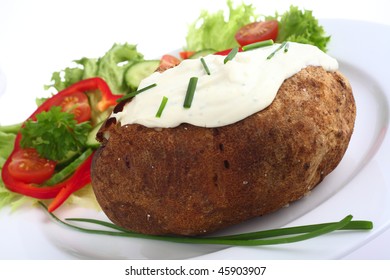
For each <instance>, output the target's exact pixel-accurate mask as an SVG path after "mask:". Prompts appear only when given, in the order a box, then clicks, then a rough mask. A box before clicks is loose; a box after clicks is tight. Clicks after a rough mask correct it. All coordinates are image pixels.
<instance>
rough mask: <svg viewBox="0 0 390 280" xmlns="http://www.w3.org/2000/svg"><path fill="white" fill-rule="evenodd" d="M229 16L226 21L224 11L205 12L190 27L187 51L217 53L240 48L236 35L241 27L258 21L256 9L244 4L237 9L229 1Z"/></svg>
mask: <svg viewBox="0 0 390 280" xmlns="http://www.w3.org/2000/svg"><path fill="white" fill-rule="evenodd" d="M227 5H228V9H229V16H228V17H227V20H225V15H224V11H223V10H219V11H217V12H215V13H210V12H208V11H206V10H203V11H202V12H201V14H200V16H199V17H198V19H196V20H195V22H194V23H192V24H190V25H189V27H188V33H187V37H186V41H187V46H186V47H185V49H186V50H190V51H200V50H204V49H213V50H215V51H220V50H225V49H230V48H234V47H237V46H238V43H237V42H236V40H235V38H234V35H235V34H236V32H237V31H238V29H239V28H240V27H242V26H243V25H245V24H248V23H250V22H252V21H254V20H256V18H257V15H256V14H255V8H254V7H253V6H252V5H247V4H244V3H242V4H241V5H238V6H237V7H236V8H234V7H233V4H232V1H231V0H228V1H227Z"/></svg>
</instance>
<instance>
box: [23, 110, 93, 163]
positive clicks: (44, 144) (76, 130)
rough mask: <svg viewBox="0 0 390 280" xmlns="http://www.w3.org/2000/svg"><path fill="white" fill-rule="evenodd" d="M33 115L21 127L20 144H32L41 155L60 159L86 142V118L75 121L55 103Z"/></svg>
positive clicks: (29, 145) (51, 158)
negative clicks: (78, 121) (33, 116)
mask: <svg viewBox="0 0 390 280" xmlns="http://www.w3.org/2000/svg"><path fill="white" fill-rule="evenodd" d="M35 117H36V120H31V119H30V120H27V121H26V122H25V124H24V127H23V128H22V129H21V131H20V132H21V134H22V140H21V141H20V145H21V146H22V147H23V148H27V147H33V148H35V149H36V150H37V151H38V153H39V154H40V155H41V156H42V157H44V158H46V159H50V160H55V161H61V160H63V159H64V158H65V157H66V156H67V155H68V153H72V152H75V153H77V152H80V151H81V150H82V149H83V147H84V146H85V142H86V141H87V136H88V132H89V131H90V130H91V124H90V123H89V122H82V123H77V121H76V119H75V118H74V115H73V114H70V113H67V112H62V111H61V107H58V106H53V107H51V108H50V110H49V111H47V112H41V113H39V114H37V115H36V116H35ZM58 139H61V141H58Z"/></svg>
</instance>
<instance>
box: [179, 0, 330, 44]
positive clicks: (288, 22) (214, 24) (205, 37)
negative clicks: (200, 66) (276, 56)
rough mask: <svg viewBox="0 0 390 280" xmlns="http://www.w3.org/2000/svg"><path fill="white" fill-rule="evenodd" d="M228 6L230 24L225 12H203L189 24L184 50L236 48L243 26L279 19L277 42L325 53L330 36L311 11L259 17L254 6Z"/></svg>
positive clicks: (292, 7)
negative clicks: (304, 46)
mask: <svg viewBox="0 0 390 280" xmlns="http://www.w3.org/2000/svg"><path fill="white" fill-rule="evenodd" d="M227 5H228V9H229V16H228V20H227V21H226V20H225V15H224V11H223V10H219V11H217V12H215V13H209V12H207V11H202V12H201V14H200V16H199V17H198V18H197V19H196V20H195V22H193V23H192V24H190V25H189V28H188V33H187V37H186V43H187V45H186V46H185V47H184V49H185V50H190V51H200V50H204V49H212V50H215V51H221V50H225V49H230V48H233V47H237V46H238V43H237V42H236V40H235V34H236V32H237V31H238V29H239V28H240V27H242V26H244V25H246V24H248V23H251V22H253V21H258V20H271V19H276V20H277V21H278V22H279V34H278V37H277V39H276V42H277V43H281V42H284V41H292V42H298V43H304V44H311V45H315V46H317V47H318V48H320V49H321V50H323V51H326V50H327V48H326V47H327V44H328V43H329V41H330V36H327V35H326V34H325V31H324V29H323V27H322V26H321V25H319V23H318V20H317V19H316V18H315V17H314V16H313V13H312V11H309V10H300V9H299V8H298V7H296V6H290V9H289V10H288V11H286V12H285V13H283V14H278V13H277V12H276V13H275V15H274V16H261V17H260V16H258V15H257V14H256V13H255V8H254V7H253V6H252V5H246V4H244V3H243V4H241V5H239V6H237V7H236V8H234V7H233V5H232V1H231V0H228V1H227Z"/></svg>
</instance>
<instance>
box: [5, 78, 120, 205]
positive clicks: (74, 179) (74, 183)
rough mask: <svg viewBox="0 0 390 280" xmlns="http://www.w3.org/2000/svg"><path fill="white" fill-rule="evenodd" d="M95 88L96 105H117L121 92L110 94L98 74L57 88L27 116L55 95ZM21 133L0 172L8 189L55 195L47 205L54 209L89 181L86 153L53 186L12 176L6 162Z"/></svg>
mask: <svg viewBox="0 0 390 280" xmlns="http://www.w3.org/2000/svg"><path fill="white" fill-rule="evenodd" d="M94 90H100V92H101V95H102V98H101V100H100V101H99V102H98V104H97V109H98V110H99V111H101V112H102V111H104V110H106V109H107V108H109V107H110V106H114V105H116V104H117V99H118V98H120V97H121V96H122V95H114V94H112V92H111V90H110V88H109V87H108V85H107V83H106V82H105V81H104V80H103V79H101V78H98V77H96V78H90V79H86V80H82V81H80V82H77V83H75V84H73V85H71V86H70V87H68V88H66V89H64V90H62V91H60V92H58V93H57V94H56V95H54V96H53V97H51V98H49V99H47V100H46V101H45V102H44V103H43V104H42V105H41V106H39V107H38V108H37V110H36V111H35V112H34V113H33V114H32V115H31V116H30V117H29V118H28V119H32V120H35V119H36V115H37V114H39V113H41V112H43V111H48V110H49V109H50V108H51V107H52V105H53V104H55V102H56V100H57V99H58V98H63V97H64V96H67V95H71V94H73V93H74V92H85V91H94ZM21 137H22V135H21V133H20V132H19V133H18V134H17V136H16V138H15V143H14V149H13V151H12V152H11V154H10V156H9V157H8V158H7V160H6V162H5V163H4V166H3V168H2V172H1V177H2V180H3V182H4V185H5V186H6V187H7V188H8V189H9V190H11V191H13V192H16V193H19V194H22V195H26V196H30V197H34V198H37V199H50V198H55V199H54V200H53V202H52V205H51V207H50V209H51V210H52V211H54V209H56V208H58V207H59V206H60V205H61V204H62V203H63V202H64V201H65V200H66V199H67V198H68V197H69V195H70V194H72V193H73V192H75V191H76V190H78V189H81V188H82V187H84V186H85V185H87V184H88V183H90V180H91V178H90V170H89V169H90V166H91V161H92V156H90V157H88V159H87V160H85V161H84V163H83V164H81V165H80V166H79V168H78V169H77V170H76V171H75V172H74V174H73V175H72V176H71V177H69V178H68V179H66V180H64V181H63V182H61V183H58V184H56V185H54V186H40V185H36V184H32V183H24V182H21V181H19V180H17V179H15V178H13V177H12V176H11V175H10V173H9V171H8V166H9V164H10V162H11V160H12V157H13V155H14V154H15V153H16V152H17V151H19V150H20V149H21V146H20V140H21Z"/></svg>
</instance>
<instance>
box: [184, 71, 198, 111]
mask: <svg viewBox="0 0 390 280" xmlns="http://www.w3.org/2000/svg"><path fill="white" fill-rule="evenodd" d="M197 83H198V78H197V77H192V78H191V79H190V82H189V83H188V88H187V93H186V97H185V99H184V104H183V107H184V108H187V109H188V108H191V104H192V100H193V99H194V94H195V89H196V84H197Z"/></svg>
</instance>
